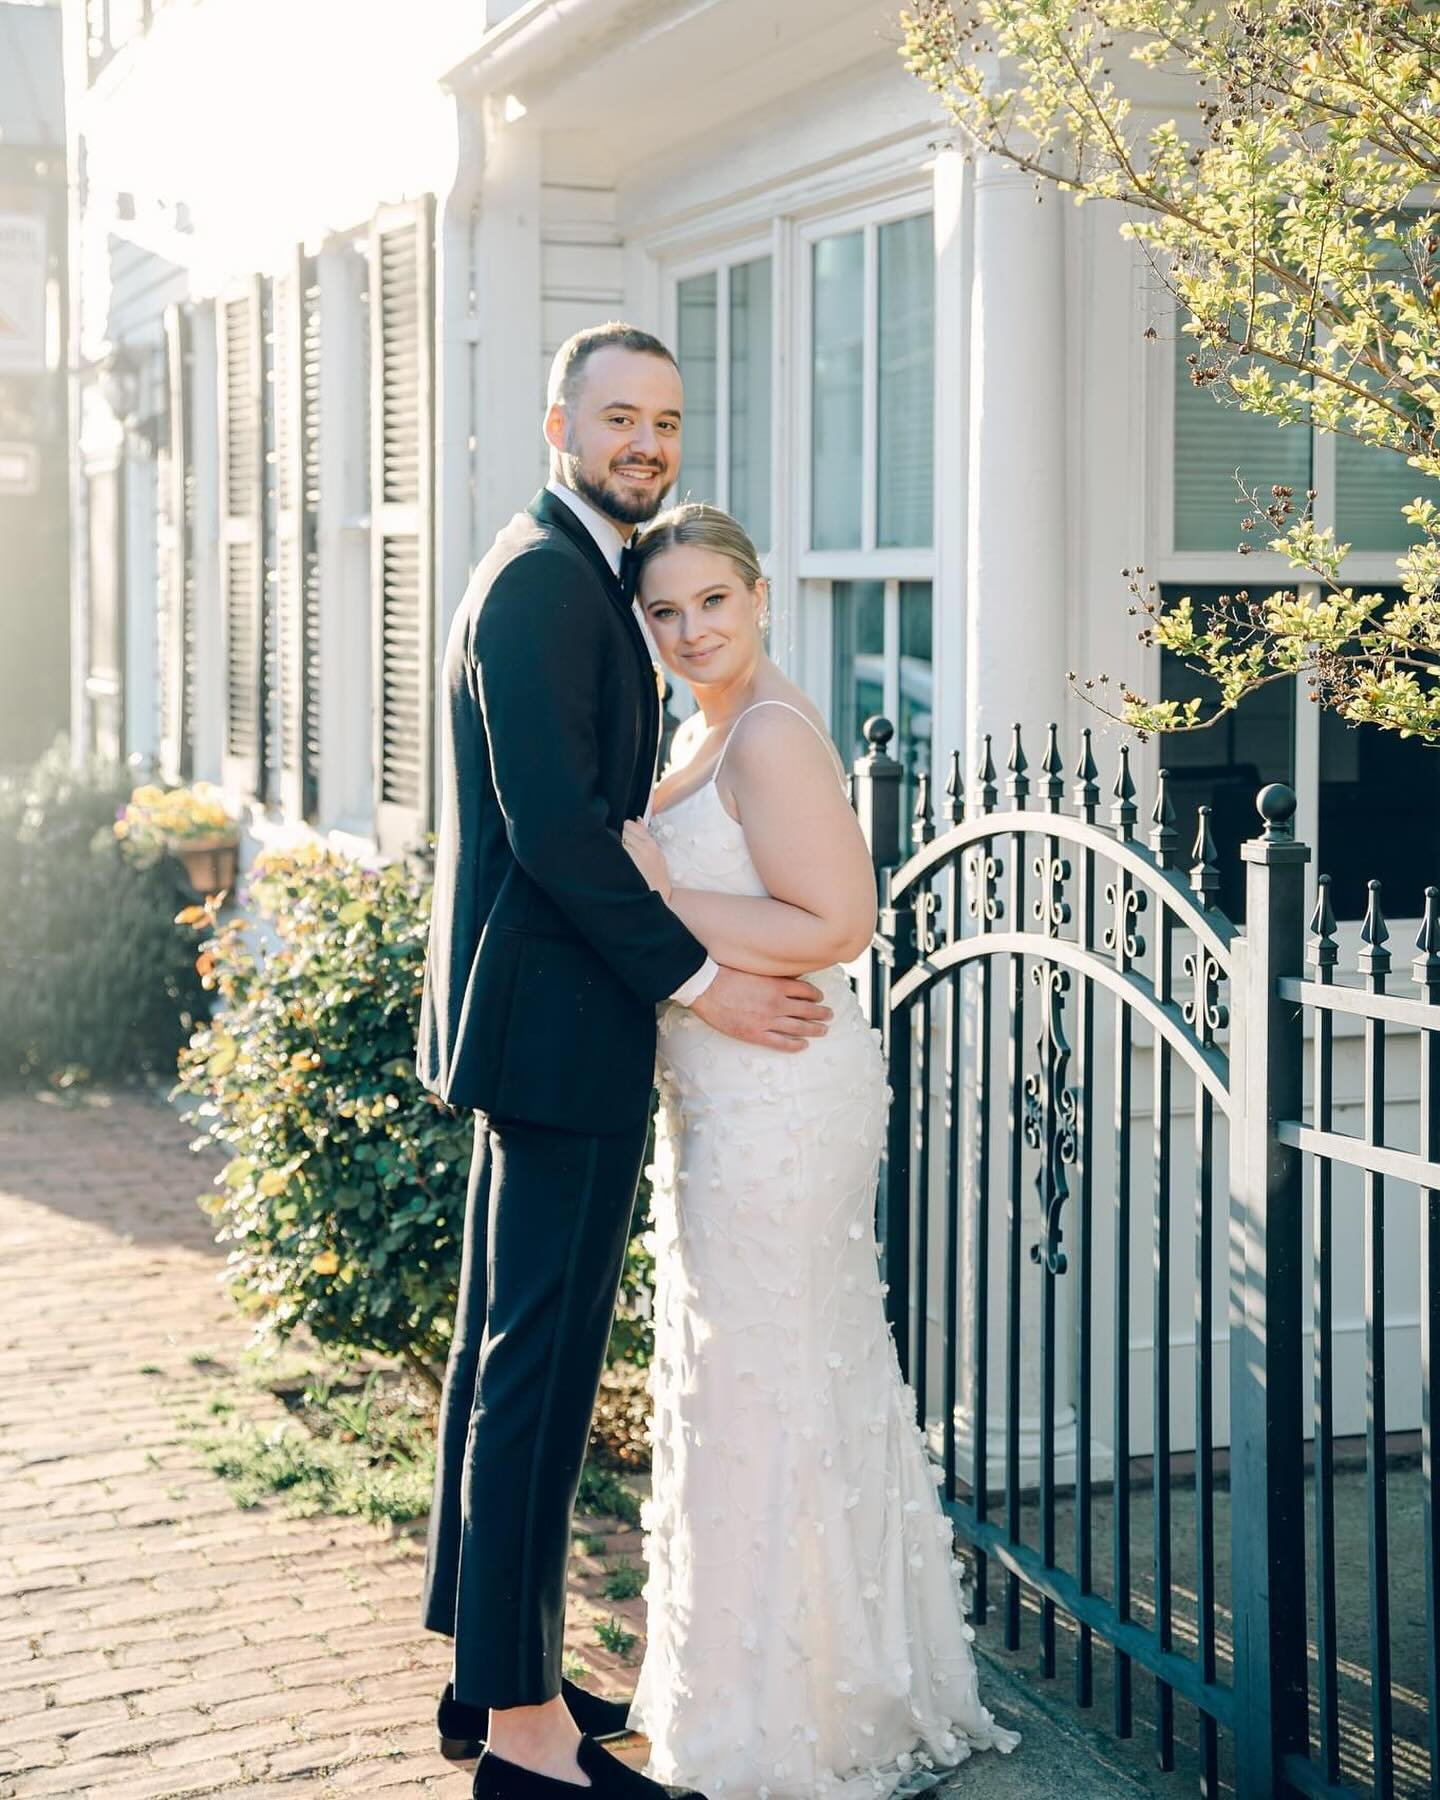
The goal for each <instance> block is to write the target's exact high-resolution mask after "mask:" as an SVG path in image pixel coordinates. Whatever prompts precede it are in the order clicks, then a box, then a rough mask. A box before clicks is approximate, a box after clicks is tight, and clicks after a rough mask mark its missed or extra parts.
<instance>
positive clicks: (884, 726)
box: [862, 713, 895, 756]
mask: <svg viewBox="0 0 1440 1800" xmlns="http://www.w3.org/2000/svg"><path fill="white" fill-rule="evenodd" d="M862 729H863V730H864V733H865V743H866V747H867V748H868V750H869V752H870V754H871V756H884V755H885V754H886V748H885V747H886V745H887V744H888V743H889V742H890V740H891V738H893V737H894V735H895V727H894V726H893V725H892V724H891V723H890V721H889V720H888V719H887V718H886V717H885V716H884V714H883V713H872V714H871V716H870V717H869V718H868V719H867V720H866V721H865V724H864V726H863V727H862Z"/></svg>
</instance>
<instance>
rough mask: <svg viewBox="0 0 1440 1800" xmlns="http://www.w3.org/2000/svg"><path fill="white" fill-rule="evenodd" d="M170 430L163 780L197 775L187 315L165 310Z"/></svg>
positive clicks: (163, 495) (160, 502) (164, 468)
mask: <svg viewBox="0 0 1440 1800" xmlns="http://www.w3.org/2000/svg"><path fill="white" fill-rule="evenodd" d="M165 372H166V393H167V405H166V411H167V415H168V429H167V432H166V437H165V442H164V444H163V445H162V446H161V447H160V453H159V457H158V459H157V463H158V466H157V469H156V528H157V529H156V535H157V538H158V547H159V576H160V655H161V683H160V708H161V711H160V762H161V769H162V771H163V773H164V775H165V777H166V779H167V780H170V781H189V780H190V779H191V777H192V776H193V774H194V761H195V756H194V740H195V468H194V456H193V450H192V442H193V440H192V436H191V429H192V428H191V415H192V408H193V400H194V395H193V390H192V385H191V383H192V361H191V316H190V313H189V311H188V310H187V309H185V308H183V307H179V306H171V307H167V308H166V311H165Z"/></svg>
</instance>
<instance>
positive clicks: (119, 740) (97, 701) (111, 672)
mask: <svg viewBox="0 0 1440 1800" xmlns="http://www.w3.org/2000/svg"><path fill="white" fill-rule="evenodd" d="M124 478H125V477H124V464H123V462H121V461H120V460H119V459H118V458H117V460H116V461H115V462H114V463H112V464H110V465H109V466H108V467H106V468H94V469H91V470H89V471H88V478H87V482H86V512H87V519H88V538H89V548H90V558H89V565H90V566H89V578H90V602H89V638H90V641H89V663H90V667H89V672H88V675H87V677H86V683H85V691H86V697H87V699H88V700H89V703H90V748H91V749H92V750H93V751H94V752H95V753H96V755H97V756H101V757H103V758H104V759H105V760H106V761H107V762H120V761H122V760H123V759H124V756H125V752H126V749H127V747H128V746H127V741H126V722H125V674H124V671H125V588H124V574H123V571H124V567H125V537H124V530H125V524H124V521H125V499H124V495H125V488H124Z"/></svg>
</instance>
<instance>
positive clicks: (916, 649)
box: [895, 581, 935, 817]
mask: <svg viewBox="0 0 1440 1800" xmlns="http://www.w3.org/2000/svg"><path fill="white" fill-rule="evenodd" d="M934 638H935V630H934V606H933V601H932V595H931V588H930V583H929V582H928V581H902V582H901V583H900V730H899V733H898V736H899V748H898V749H897V750H896V751H895V755H896V756H897V757H898V758H899V760H900V766H901V767H902V768H903V769H904V771H905V787H906V816H907V817H908V816H909V813H910V811H911V809H913V807H914V804H915V777H916V776H917V775H928V774H929V773H930V771H931V769H932V768H933V767H934V763H933V761H932V759H931V737H932V718H933V710H934V694H935V681H934V668H933V664H934V656H933V647H934ZM933 798H934V797H933V796H932V802H933Z"/></svg>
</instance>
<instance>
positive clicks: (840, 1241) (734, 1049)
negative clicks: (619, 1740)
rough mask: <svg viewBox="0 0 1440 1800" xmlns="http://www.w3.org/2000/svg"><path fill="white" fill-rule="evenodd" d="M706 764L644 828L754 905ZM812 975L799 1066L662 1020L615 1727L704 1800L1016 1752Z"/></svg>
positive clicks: (892, 1783)
mask: <svg viewBox="0 0 1440 1800" xmlns="http://www.w3.org/2000/svg"><path fill="white" fill-rule="evenodd" d="M758 704H761V705H783V704H785V703H784V702H777V701H771V702H763V701H762V702H759V703H758ZM747 710H753V708H751V709H747ZM790 710H791V711H797V712H798V709H797V708H793V707H792V708H791V709H790ZM744 716H745V715H744V714H742V715H741V717H742V718H743V717H744ZM799 716H800V717H802V718H803V717H804V714H803V713H801V714H800V715H799ZM806 722H807V724H808V723H809V721H808V720H807V721H806ZM737 725H738V721H737ZM733 729H734V728H732V736H733ZM812 729H813V727H812ZM726 748H727V749H728V740H727V746H726ZM723 758H724V751H722V753H721V761H722V762H723ZM719 772H720V765H719V763H717V766H716V769H715V773H714V774H713V775H712V776H711V778H710V780H709V781H707V782H706V783H705V785H704V786H703V787H701V788H698V789H696V790H694V791H693V792H691V793H689V794H686V795H685V796H684V797H683V798H682V799H680V800H678V801H676V802H674V803H673V804H672V805H670V806H667V807H666V808H665V809H664V811H663V813H661V814H659V815H657V816H656V820H655V823H654V831H655V835H656V837H657V838H658V839H659V842H660V844H661V847H662V849H663V851H664V853H665V859H666V863H667V866H668V868H669V871H670V875H671V878H672V879H673V881H674V882H675V884H676V885H677V886H684V887H695V888H707V889H710V890H714V891H720V892H726V893H733V894H753V895H763V894H764V893H765V891H766V890H765V888H764V885H763V884H762V882H761V880H760V877H759V875H758V873H757V872H756V869H755V866H754V864H753V863H752V862H751V860H750V857H749V855H748V854H747V851H746V845H745V834H744V831H743V830H742V828H741V826H740V825H739V823H738V822H737V821H736V820H734V819H732V818H731V817H730V815H729V813H727V812H726V810H725V808H724V806H723V805H722V804H721V801H720V796H719V793H718V790H717V788H716V785H715V782H716V778H717V777H718V775H719ZM809 979H810V980H811V981H813V982H814V984H815V985H816V986H817V987H818V988H820V989H821V991H822V993H823V995H824V998H825V1003H826V1004H827V1005H828V1006H830V1007H832V1008H833V1009H834V1018H833V1020H832V1021H831V1022H830V1026H829V1030H828V1032H827V1034H826V1036H825V1037H823V1038H820V1039H813V1040H811V1042H810V1044H809V1047H808V1048H807V1049H806V1050H805V1051H804V1052H802V1053H800V1054H798V1055H796V1054H787V1053H785V1052H782V1051H771V1050H766V1049H764V1048H760V1047H754V1046H750V1045H746V1044H743V1043H740V1042H738V1041H736V1040H735V1039H732V1038H727V1037H723V1036H721V1035H720V1034H719V1033H718V1032H716V1031H714V1030H712V1029H711V1028H710V1027H709V1026H708V1025H706V1024H705V1023H704V1022H703V1020H701V1019H700V1018H698V1017H697V1016H696V1015H695V1014H694V1013H693V1012H691V1011H690V1010H689V1009H688V1008H686V1007H683V1006H679V1005H675V1004H673V1003H667V1004H666V1005H665V1007H664V1009H663V1011H662V1014H661V1018H660V1038H659V1059H658V1061H659V1068H658V1081H659V1089H660V1111H659V1118H658V1123H657V1131H656V1153H655V1167H654V1171H653V1177H654V1179H653V1210H654V1234H655V1261H656V1291H655V1308H654V1312H655V1355H654V1361H653V1363H652V1365H651V1391H652V1395H653V1400H654V1424H653V1436H654V1461H653V1486H652V1496H651V1499H650V1500H649V1501H648V1502H647V1505H646V1508H645V1511H644V1513H643V1515H642V1523H643V1525H644V1527H645V1531H646V1560H647V1563H648V1579H647V1583H646V1587H645V1597H646V1603H647V1612H648V1628H647V1629H648V1641H647V1646H646V1652H645V1659H644V1663H643V1665H642V1667H641V1671H640V1676H639V1681H638V1685H637V1691H636V1695H635V1700H634V1702H633V1704H632V1706H631V1710H630V1723H631V1725H632V1727H633V1728H634V1729H636V1730H639V1731H643V1732H644V1733H645V1734H646V1735H647V1736H648V1737H649V1739H650V1742H651V1759H650V1763H649V1765H648V1769H647V1772H648V1773H649V1774H650V1775H651V1776H653V1777H654V1778H655V1779H657V1780H660V1781H664V1782H669V1783H677V1784H683V1785H686V1786H690V1787H695V1788H698V1789H700V1791H701V1792H703V1793H705V1794H707V1795H708V1796H710V1800H740V1797H743V1800H792V1797H793V1800H802V1797H803V1800H810V1797H811V1796H814V1795H828V1796H831V1797H832V1800H836V1797H840V1796H844V1797H846V1800H849V1797H851V1796H853V1797H854V1800H875V1797H876V1796H886V1795H890V1794H893V1793H895V1792H896V1791H897V1790H903V1791H905V1792H910V1791H915V1790H918V1789H919V1788H922V1787H924V1786H926V1785H928V1784H929V1783H930V1782H931V1781H932V1780H933V1779H934V1776H933V1775H932V1774H930V1773H929V1771H931V1770H933V1769H936V1768H950V1767H953V1766H954V1765H956V1764H957V1763H960V1762H963V1761H964V1760H965V1758H966V1757H967V1756H968V1755H969V1754H970V1752H971V1751H972V1750H976V1749H981V1748H994V1749H997V1750H1001V1751H1009V1750H1012V1749H1013V1748H1014V1747H1015V1745H1016V1744H1017V1743H1018V1742H1019V1739H1018V1738H1017V1737H1016V1735H1015V1734H1014V1733H1013V1732H1009V1731H1006V1730H1005V1729H1004V1728H1003V1727H1001V1726H1000V1725H998V1724H997V1723H996V1721H995V1720H994V1718H993V1717H992V1716H991V1714H990V1713H989V1712H988V1711H987V1710H986V1708H985V1707H984V1706H983V1705H982V1704H981V1702H980V1698H979V1694H978V1691H977V1682H976V1669H975V1661H974V1656H973V1653H972V1651H971V1648H970V1642H971V1640H972V1639H973V1637H974V1633H973V1631H972V1629H971V1627H970V1626H969V1625H968V1624H966V1623H965V1620H964V1615H963V1612H962V1608H961V1602H960V1596H959V1589H958V1573H957V1566H956V1564H955V1563H954V1560H953V1557H952V1551H951V1542H952V1527H951V1525H950V1522H949V1520H948V1519H947V1518H946V1516H945V1514H944V1512H943V1511H942V1509H941V1506H940V1503H939V1499H938V1496H937V1493H936V1484H935V1477H934V1475H933V1474H932V1469H931V1464H930V1460H929V1457H928V1454H927V1452H926V1449H925V1445H924V1440H923V1438H922V1436H921V1434H920V1431H919V1428H918V1427H917V1425H916V1423H915V1408H914V1397H913V1395H912V1393H911V1391H910V1389H909V1388H907V1387H906V1385H905V1384H904V1382H903V1381H902V1380H901V1376H900V1368H899V1363H898V1360H897V1358H896V1354H895V1347H894V1343H893V1341H892V1339H891V1336H890V1331H889V1327H888V1324H887V1321H886V1318H885V1314H884V1308H883V1299H882V1294H883V1289H882V1286H881V1282H880V1278H879V1273H878V1264H877V1249H876V1244H875V1236H874V1226H873V1217H874V1212H873V1209H874V1198H875V1184H876V1175H877V1166H878V1160H879V1155H880V1149H881V1143H882V1139H883V1135H884V1129H885V1115H886V1099H887V1097H886V1083H885V1069H884V1064H883V1060H882V1057H881V1053H880V1048H879V1044H878V1042H877V1039H878V1033H876V1032H873V1031H872V1030H871V1029H870V1027H869V1026H868V1025H867V1024H866V1023H865V1020H864V1017H863V1015H862V1014H861V1012H860V1009H859V1006H858V1004H857V1002H856V999H855V996H854V993H853V991H852V989H851V986H850V983H849V980H848V979H847V977H846V975H845V973H844V971H843V970H842V969H841V968H839V967H838V966H836V967H832V968H829V969H824V970H822V971H820V973H818V974H816V975H812V976H810V977H809Z"/></svg>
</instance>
